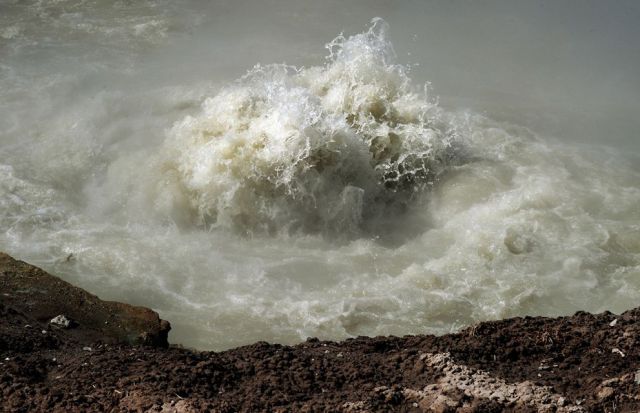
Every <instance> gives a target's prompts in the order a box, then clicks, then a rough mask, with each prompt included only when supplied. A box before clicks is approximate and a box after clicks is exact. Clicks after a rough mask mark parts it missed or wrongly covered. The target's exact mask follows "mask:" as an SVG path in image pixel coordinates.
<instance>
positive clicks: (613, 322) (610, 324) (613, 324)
mask: <svg viewBox="0 0 640 413" xmlns="http://www.w3.org/2000/svg"><path fill="white" fill-rule="evenodd" d="M616 324H618V319H617V318H614V319H613V321H612V322H610V323H609V326H610V327H614V326H615V325H616Z"/></svg>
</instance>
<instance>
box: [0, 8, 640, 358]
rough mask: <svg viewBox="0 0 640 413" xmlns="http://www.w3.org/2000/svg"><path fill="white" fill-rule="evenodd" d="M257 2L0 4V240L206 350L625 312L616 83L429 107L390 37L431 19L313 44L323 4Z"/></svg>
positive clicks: (633, 244)
mask: <svg viewBox="0 0 640 413" xmlns="http://www.w3.org/2000/svg"><path fill="white" fill-rule="evenodd" d="M407 4H409V3H407ZM496 4H497V3H496ZM260 5H265V7H266V6H268V7H269V11H268V12H266V13H267V14H266V17H263V18H260V17H258V16H257V15H259V14H260V13H258V12H256V11H255V10H253V9H252V8H256V7H259V6H258V5H257V4H253V5H249V4H246V5H242V6H239V5H234V4H233V3H227V2H214V4H213V5H212V4H208V3H207V4H204V3H200V2H169V1H166V2H165V1H151V0H149V1H144V2H126V1H121V2H106V1H104V2H103V1H98V0H94V1H90V0H87V1H80V0H60V1H4V2H1V3H0V228H1V229H2V231H0V250H4V251H7V252H9V253H10V254H12V255H14V256H16V257H17V258H21V259H24V260H28V261H30V262H32V263H34V264H39V265H41V266H43V267H44V268H46V269H48V270H50V271H52V272H53V273H56V274H59V275H61V276H62V277H63V278H65V279H67V280H69V281H71V282H73V283H76V284H78V285H80V286H82V287H85V288H87V289H89V290H90V291H92V292H94V293H96V294H98V295H100V296H101V297H103V298H107V299H117V300H121V301H127V302H131V303H135V304H141V305H146V306H149V307H151V308H153V309H155V310H157V311H158V312H159V313H160V314H161V316H162V317H163V318H166V319H169V320H171V322H172V324H173V327H174V330H173V333H172V338H171V340H172V341H173V342H181V343H184V344H186V345H189V346H194V347H198V348H208V349H222V348H228V347H231V346H235V345H240V344H246V343H249V342H253V341H257V340H269V341H277V342H285V343H292V342H296V341H299V340H302V339H304V338H306V337H309V336H319V337H322V338H332V339H339V338H345V337H349V336H356V335H378V334H409V333H425V332H430V333H443V332H448V331H452V330H455V329H457V328H460V327H462V326H465V325H467V324H469V323H472V322H474V321H477V320H486V319H495V318H500V317H507V316H514V315H527V314H529V315H538V314H544V315H558V314H567V313H571V312H573V311H576V310H579V309H584V310H591V311H601V310H604V309H610V310H614V311H621V310H624V309H627V308H630V307H633V306H636V305H637V304H638V302H639V300H640V168H639V167H638V165H639V164H640V163H639V161H638V160H639V158H638V156H637V153H638V152H637V149H638V147H637V145H636V144H635V142H637V138H638V136H637V126H638V124H637V120H636V119H635V117H633V116H625V115H624V111H623V112H620V111H617V112H616V113H617V115H618V116H617V117H616V116H613V115H612V116H611V117H608V116H604V115H603V113H604V114H605V115H606V113H607V112H606V111H607V110H612V109H611V108H612V107H613V108H615V107H617V106H616V105H619V106H620V107H623V106H624V104H625V102H627V99H629V101H630V98H629V96H635V98H636V99H637V97H638V95H634V89H633V88H629V87H627V88H626V89H625V91H624V92H623V91H622V88H618V89H617V88H615V87H612V88H611V89H606V88H605V89H602V87H600V88H601V89H602V90H601V89H599V88H598V87H595V88H594V89H593V90H592V91H591V92H589V91H587V92H584V93H586V94H584V95H580V93H578V92H575V91H574V92H571V90H568V91H565V92H566V93H565V92H563V91H559V92H556V94H555V95H554V90H556V89H557V83H556V82H557V81H556V80H550V81H549V84H547V85H546V86H545V85H542V86H540V88H539V89H536V90H533V89H531V93H530V94H529V95H527V94H524V93H520V92H521V90H520V89H518V88H514V87H510V88H509V87H507V85H505V86H504V88H505V89H504V91H503V92H504V94H505V95H504V96H506V95H508V94H509V93H511V94H513V95H516V98H515V99H514V98H513V96H511V97H509V98H506V97H504V96H502V97H501V98H496V95H495V91H494V92H491V93H483V92H478V91H477V90H470V91H469V95H468V96H466V97H465V95H464V91H459V90H456V89H455V87H449V88H448V89H447V90H448V91H449V92H450V93H449V94H448V95H447V94H443V96H442V98H441V99H439V98H438V95H437V94H436V93H435V92H434V90H436V91H437V90H438V85H437V84H434V85H433V86H428V85H425V84H424V80H422V83H421V79H422V77H423V76H426V77H428V76H429V73H428V70H421V69H420V67H421V66H418V64H417V63H420V62H415V60H413V63H411V64H410V63H407V62H406V60H407V59H409V57H407V58H406V59H405V58H402V57H400V54H399V53H396V51H395V50H397V49H394V45H393V44H392V43H391V40H392V37H393V36H391V35H390V32H391V31H392V30H393V27H394V24H395V23H397V22H398V21H400V23H402V22H403V21H404V22H405V23H406V25H407V28H402V27H400V28H401V29H403V31H400V32H399V37H401V38H407V35H410V36H408V38H414V40H415V38H416V36H418V35H426V34H428V31H426V32H425V31H424V30H426V29H424V30H423V27H422V26H421V25H420V26H415V27H414V26H411V21H412V18H415V16H416V15H418V14H419V12H420V13H425V15H426V13H427V12H430V13H431V14H429V15H430V16H433V15H434V14H433V13H432V12H434V10H423V9H421V7H422V6H420V5H416V4H413V5H411V6H408V5H407V6H405V8H404V9H402V10H399V11H398V10H392V9H389V6H387V5H385V4H378V3H376V2H371V3H369V4H365V3H355V2H354V3H353V4H352V5H350V6H349V7H347V8H346V11H345V15H346V16H347V17H344V18H343V20H339V21H338V22H337V23H336V22H334V23H335V24H338V23H339V24H343V25H345V26H346V28H345V33H344V34H341V35H338V36H337V37H335V35H336V34H337V33H339V30H334V31H333V32H332V35H331V36H333V37H335V38H334V39H333V40H331V36H330V37H325V38H321V37H322V36H324V35H326V32H327V31H329V30H333V27H332V25H331V24H330V23H329V22H330V21H331V17H330V16H331V14H330V9H332V8H333V9H335V8H336V7H337V6H338V5H337V4H335V5H331V4H328V5H326V6H325V8H322V7H320V8H319V9H317V7H318V6H313V7H312V6H310V5H306V6H304V7H303V6H300V5H299V4H296V5H292V4H288V5H286V4H284V3H278V2H264V3H260ZM494 5H495V4H494ZM432 6H433V5H432ZM502 6H503V5H500V7H502ZM591 6H593V5H591ZM305 7H308V9H305ZM314 7H315V8H314ZM430 7H431V6H430ZM438 7H439V9H437V10H435V11H437V13H435V16H436V17H437V19H436V17H431V19H432V21H431V22H432V23H433V25H431V26H430V27H434V26H435V27H436V28H438V27H440V26H438V24H442V23H441V22H442V21H443V20H444V21H447V22H450V23H451V24H453V23H455V22H457V21H458V19H459V18H460V16H463V15H464V13H462V14H461V15H457V14H456V13H455V12H454V11H452V10H451V9H449V6H448V5H445V4H439V6H438ZM504 7H507V6H504ZM523 7H524V6H523ZM369 9H371V10H369ZM282 10H287V12H283V11H282ZM499 10H502V9H499ZM634 11H637V9H634ZM371 12H380V14H384V13H387V14H390V15H391V18H390V19H389V21H390V22H391V24H390V25H389V24H387V23H386V22H385V21H384V20H382V19H380V18H374V19H373V20H371V22H370V23H369V25H368V26H367V23H366V22H367V20H368V18H366V17H363V15H367V14H368V13H371ZM476 12H477V14H476V15H477V16H480V17H482V16H485V17H486V16H487V15H488V14H487V13H488V12H487V11H486V10H485V11H480V10H476ZM493 12H495V10H493ZM517 12H518V11H517V10H516V11H515V12H514V13H515V15H518V14H517ZM496 13H497V12H496ZM247 16H249V17H247ZM305 16H306V17H305ZM354 16H355V17H354ZM496 16H497V17H496V18H499V17H500V16H501V15H500V14H499V13H498V14H496ZM587 17H588V16H587ZM425 18H426V17H425ZM234 19H237V20H238V21H240V22H242V23H243V24H239V23H237V22H236V20H234ZM269 19H271V20H269ZM322 19H324V20H322ZM345 19H346V20H345ZM403 19H404V20H403ZM316 20H319V21H320V22H316ZM587 20H588V19H587ZM269 21H273V22H276V21H279V22H283V24H284V23H287V24H289V26H287V29H286V30H287V31H286V32H285V31H282V30H280V31H279V30H276V29H273V28H271V29H272V30H269V26H268V25H267V23H265V22H269ZM291 22H298V23H291ZM354 22H358V24H355V23H354ZM523 24H525V23H523ZM399 26H402V25H401V24H399ZM454 26H455V25H454ZM525 26H526V25H525ZM248 27H249V28H253V30H250V29H248ZM363 27H364V28H363ZM469 27H473V26H469ZM478 27H479V26H478ZM412 28H415V29H416V30H423V31H419V33H418V34H413V33H412V32H411V30H412ZM547 29H548V28H546V29H545V30H547ZM468 30H471V31H472V29H468ZM496 30H497V31H495V32H493V35H495V36H497V35H499V34H500V33H501V32H500V30H498V29H496ZM541 31H542V30H541ZM452 33H453V32H452ZM456 33H459V31H456ZM284 34H287V35H288V36H284ZM529 34H530V35H531V36H533V37H534V38H535V33H529ZM321 35H322V36H321ZM458 35H459V34H458ZM296 36H297V37H296ZM452 36H453V37H452V38H453V39H454V40H455V38H456V37H455V36H456V35H455V34H452ZM489 37H491V36H489ZM465 39H466V38H465ZM454 40H451V42H454ZM587 40H588V39H587ZM422 41H423V43H424V44H422V43H418V42H410V43H411V44H408V45H402V46H401V47H402V48H403V49H413V50H415V51H416V54H417V55H418V56H422V57H424V56H427V55H428V56H429V59H433V60H434V61H436V60H438V59H440V60H442V58H443V57H444V56H446V55H447V53H448V52H447V53H443V52H442V50H440V49H438V46H437V45H438V43H437V41H435V40H434V43H435V44H436V46H433V47H431V46H429V41H428V39H422ZM464 41H465V42H469V41H470V40H468V39H467V40H464ZM505 41H508V39H506V40H505ZM326 42H328V43H327V44H326V47H325V48H324V49H323V48H322V44H323V43H326ZM450 46H451V45H450ZM430 47H431V48H430ZM466 47H467V48H471V47H472V46H470V45H469V43H467V46H466ZM485 47H486V48H487V56H491V53H490V52H489V50H490V46H485ZM548 47H549V48H553V46H552V45H549V46H548ZM316 49H317V50H316ZM425 50H427V51H429V50H431V54H428V53H426V52H425ZM448 50H450V53H451V55H455V53H456V50H459V49H456V48H453V47H450V48H449V49H448ZM270 57H271V58H272V59H270ZM494 57H495V56H494ZM419 58H420V57H419ZM284 59H287V60H289V61H290V63H289V64H285V63H272V62H274V61H276V62H277V61H282V60H284ZM414 59H415V58H414ZM639 60H640V59H639ZM258 62H260V63H258ZM498 62H499V60H498ZM496 64H497V63H495V62H494V63H491V64H489V65H488V66H485V69H486V68H487V67H494V68H496V67H497V66H491V65H496ZM423 66H425V65H423ZM426 66H429V65H428V64H426ZM569 66H570V67H571V68H574V67H573V66H571V65H569ZM482 67H483V66H482V64H479V65H478V68H477V69H467V70H468V71H467V72H465V71H464V70H463V69H461V68H460V67H453V66H452V67H451V72H452V73H453V74H452V75H451V76H449V77H447V76H444V77H443V76H441V77H442V79H443V83H444V84H445V89H446V86H447V85H449V86H450V85H452V84H460V85H465V84H466V83H468V82H469V78H468V76H467V77H465V76H462V75H460V73H462V74H464V73H467V75H468V74H469V73H472V72H473V71H476V72H477V71H480V72H481V70H480V69H482ZM621 67H622V68H620V67H618V69H617V72H615V73H617V74H618V79H622V80H621V81H620V82H621V84H623V85H625V83H624V80H625V79H626V78H625V75H624V74H625V73H627V72H626V71H625V70H627V69H626V68H625V67H626V66H621ZM431 68H432V69H433V71H434V73H436V74H437V73H441V72H439V71H438V65H437V64H435V65H431ZM496 70H498V72H499V73H501V75H505V73H506V72H505V71H504V70H506V69H504V68H503V67H502V66H501V68H500V69H496ZM501 70H503V71H502V72H501ZM532 70H533V69H532ZM594 70H596V69H594ZM489 72H490V71H489ZM534 72H535V73H538V72H537V71H535V70H533V71H532V72H526V71H525V73H529V74H531V73H534ZM594 73H597V70H596V71H595V72H594ZM457 76H458V77H457ZM477 76H480V78H481V75H477ZM522 76H523V78H524V77H526V76H524V75H522ZM580 76H581V75H580V73H576V74H575V78H574V83H571V81H568V84H569V85H570V86H571V85H573V86H576V85H578V84H579V81H581V79H583V78H585V77H584V76H583V77H580ZM413 77H417V78H418V79H417V80H416V79H413V80H412V78H413ZM503 77H505V78H506V75H505V76H503ZM234 78H235V79H236V80H233V79H234ZM447 79H449V80H447ZM451 79H453V80H451ZM487 79H488V78H485V80H487ZM513 79H517V76H516V77H513V76H512V77H511V80H513ZM576 79H577V80H576ZM448 82H451V83H448ZM636 85H637V84H636ZM616 87H617V86H616ZM568 89H571V88H570V87H569V88H568ZM545 90H546V91H547V92H548V97H549V99H548V100H549V101H548V102H546V101H545V102H544V105H543V106H536V105H535V104H533V103H531V101H532V100H535V95H536V93H539V91H545ZM612 90H613V91H612ZM516 92H517V93H516ZM614 92H617V93H618V94H619V96H621V98H620V99H618V100H616V99H615V97H614ZM581 93H582V92H581ZM589 93H591V94H589ZM625 93H626V94H625ZM565 94H566V95H567V96H569V97H568V98H567V99H568V100H569V103H570V104H569V105H564V104H563V103H562V102H560V100H561V99H559V98H558V97H560V96H565ZM596 94H597V95H598V96H604V97H606V98H609V101H607V103H606V104H603V103H601V106H598V104H597V102H595V103H594V102H589V103H584V102H583V101H581V100H580V99H578V98H576V97H580V96H595V95H596ZM615 96H617V95H615ZM572 99H573V100H572ZM439 100H442V101H443V102H444V103H441V102H439ZM461 102H466V103H465V104H464V105H462V103H461ZM559 102H560V103H559ZM569 107H574V109H575V108H577V109H579V110H578V112H580V111H582V112H584V113H586V114H588V115H589V116H588V118H589V119H590V120H585V121H584V123H582V127H572V123H575V122H574V121H575V120H576V119H580V117H579V116H578V115H576V113H575V111H572V110H570V109H569ZM594 108H595V109H598V108H600V109H602V110H600V111H599V116H600V117H598V116H596V115H593V116H591V115H592V113H595V109H594ZM606 108H609V109H606ZM625 110H627V111H628V112H629V113H631V112H633V110H634V109H633V107H631V108H629V107H628V105H627V106H626V109H625ZM563 111H564V112H563ZM512 113H520V115H516V116H513V115H511V114H512ZM603 116H604V120H603V118H602V117H603ZM551 119H555V121H552V120H551ZM558 119H561V120H559V121H558ZM562 119H565V120H564V121H563V120H562ZM589 122H593V123H589ZM634 122H636V123H634ZM585 129H588V130H590V131H591V132H592V133H585V132H584V131H585ZM602 131H609V132H608V133H607V134H606V136H604V137H603V133H602ZM563 133H565V134H566V137H563V135H562V134H563ZM576 136H578V137H580V138H581V139H577V138H576ZM605 141H608V142H609V143H608V145H604V144H603V143H605Z"/></svg>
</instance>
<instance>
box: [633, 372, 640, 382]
mask: <svg viewBox="0 0 640 413" xmlns="http://www.w3.org/2000/svg"><path fill="white" fill-rule="evenodd" d="M634 381H635V383H636V384H640V370H636V374H635V376H634Z"/></svg>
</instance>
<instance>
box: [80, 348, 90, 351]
mask: <svg viewBox="0 0 640 413" xmlns="http://www.w3.org/2000/svg"><path fill="white" fill-rule="evenodd" d="M82 349H83V350H84V351H91V347H82Z"/></svg>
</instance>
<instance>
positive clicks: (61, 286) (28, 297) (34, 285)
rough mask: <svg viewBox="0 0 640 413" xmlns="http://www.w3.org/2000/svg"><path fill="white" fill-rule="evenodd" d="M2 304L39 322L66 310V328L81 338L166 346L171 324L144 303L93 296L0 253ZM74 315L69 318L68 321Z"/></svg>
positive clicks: (0, 302)
mask: <svg viewBox="0 0 640 413" xmlns="http://www.w3.org/2000/svg"><path fill="white" fill-rule="evenodd" d="M0 304H2V305H3V306H5V307H6V308H7V309H10V310H13V311H16V312H18V313H20V314H23V315H24V316H26V317H29V318H32V319H35V320H37V321H39V322H41V323H47V324H48V323H49V322H50V321H51V320H53V319H55V318H57V317H58V316H60V315H62V314H64V316H65V318H66V319H68V320H69V321H70V324H69V327H71V326H73V325H74V323H75V325H76V326H77V328H74V329H72V330H65V331H64V333H65V334H70V335H72V337H73V338H74V339H76V340H78V341H80V342H91V341H96V340H102V341H106V342H111V343H128V344H144V345H151V346H160V347H167V346H168V341H167V337H168V334H169V330H170V328H171V327H170V324H169V323H168V322H167V321H164V320H160V317H159V316H158V314H157V313H156V312H154V311H152V310H150V309H148V308H144V307H137V306H132V305H128V304H123V303H118V302H114V301H102V300H101V299H99V298H98V297H97V296H95V295H93V294H90V293H88V292H86V291H85V290H83V289H81V288H78V287H75V286H73V285H71V284H69V283H67V282H65V281H62V280H61V279H59V278H57V277H55V276H53V275H51V274H48V273H47V272H45V271H43V270H41V269H40V268H38V267H34V266H33V265H30V264H27V263H25V262H22V261H18V260H15V259H13V258H11V257H10V256H9V255H7V254H4V253H0ZM71 320H73V323H71Z"/></svg>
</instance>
